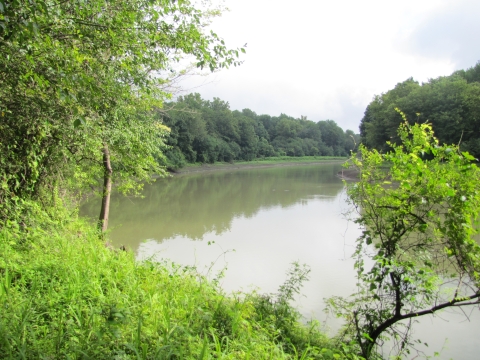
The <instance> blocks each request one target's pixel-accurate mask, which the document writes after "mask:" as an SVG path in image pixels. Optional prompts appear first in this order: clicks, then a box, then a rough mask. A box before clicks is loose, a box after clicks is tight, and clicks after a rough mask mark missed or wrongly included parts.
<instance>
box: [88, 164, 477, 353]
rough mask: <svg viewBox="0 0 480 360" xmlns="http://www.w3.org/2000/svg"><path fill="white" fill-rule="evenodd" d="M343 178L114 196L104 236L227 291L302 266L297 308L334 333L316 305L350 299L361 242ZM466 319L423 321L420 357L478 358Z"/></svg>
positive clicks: (194, 180) (288, 173)
mask: <svg viewBox="0 0 480 360" xmlns="http://www.w3.org/2000/svg"><path fill="white" fill-rule="evenodd" d="M340 170H341V164H339V163H325V164H321V165H300V166H282V167H273V168H265V169H240V170H226V171H215V172H208V173H195V174H182V175H178V176H174V177H172V178H169V179H159V180H157V181H156V182H155V183H154V184H152V185H147V186H146V187H145V189H144V191H143V196H144V197H143V198H132V197H124V196H120V195H114V196H113V197H112V203H111V210H110V221H109V227H110V228H111V229H112V230H111V236H110V237H111V239H112V242H113V244H114V245H115V246H117V247H118V246H121V245H124V246H125V247H127V248H129V249H131V250H132V251H135V253H136V254H137V258H138V259H139V260H142V259H146V258H154V259H156V260H159V261H161V260H162V259H169V260H171V261H173V262H176V263H178V264H182V265H188V266H195V267H196V268H197V270H198V271H199V272H201V273H203V274H205V275H208V276H209V277H210V278H212V279H213V278H219V277H220V280H219V281H220V284H221V286H222V288H223V289H225V291H227V292H234V291H250V290H257V291H259V292H262V293H272V292H275V291H276V290H277V289H278V287H279V286H280V285H281V284H282V283H283V281H284V280H285V278H286V275H285V273H286V271H287V270H288V269H289V267H290V264H291V263H292V262H294V261H298V262H299V263H302V264H303V263H305V264H307V265H309V266H310V267H311V273H310V280H309V281H308V282H306V283H305V284H304V286H303V288H302V296H299V297H298V298H297V301H296V306H297V307H298V308H299V310H300V312H301V313H302V314H303V316H304V317H305V319H312V318H314V319H317V320H319V321H320V322H321V324H322V325H323V326H324V327H325V329H326V331H330V332H331V333H333V332H335V331H336V330H337V329H338V327H339V321H338V320H337V319H334V318H332V317H331V316H330V317H328V316H327V315H326V314H325V313H324V312H323V309H324V302H323V299H324V298H327V297H330V296H334V295H335V296H347V295H348V294H351V293H352V292H354V290H355V272H354V269H353V260H352V259H351V258H350V256H351V254H352V252H353V248H354V244H355V239H356V238H357V237H358V236H359V235H360V231H359V229H358V228H357V226H356V225H355V224H354V223H353V222H352V221H349V220H348V218H351V216H353V215H352V214H350V215H349V211H350V210H351V208H350V206H349V205H348V204H347V201H346V200H347V197H346V193H345V189H344V185H343V183H342V181H341V180H340V179H339V178H338V177H337V173H338V171H340ZM98 211H99V199H97V200H91V201H89V202H87V203H86V204H84V205H83V206H82V209H81V214H82V215H86V216H91V217H96V216H98V215H97V214H98ZM219 274H222V275H221V276H219ZM469 315H470V321H465V317H464V316H461V315H459V314H450V313H445V312H444V313H441V314H440V316H435V317H433V316H428V317H424V318H422V321H421V323H420V324H416V325H414V330H415V335H416V337H418V338H420V339H421V340H422V341H423V342H427V343H428V344H429V346H428V347H425V346H423V347H422V348H421V350H422V351H424V352H425V354H426V355H433V354H434V352H436V351H437V352H441V354H440V357H439V359H450V358H454V359H472V360H473V359H477V358H478V356H479V355H478V354H479V353H480V345H479V344H478V343H476V341H477V338H478V333H479V330H480V316H479V314H478V310H475V311H474V312H473V313H471V314H470V313H469ZM385 351H386V353H388V351H387V349H385ZM416 355H417V353H412V355H411V357H410V358H414V357H415V356H416Z"/></svg>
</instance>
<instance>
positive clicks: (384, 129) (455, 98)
mask: <svg viewBox="0 0 480 360" xmlns="http://www.w3.org/2000/svg"><path fill="white" fill-rule="evenodd" d="M395 108H398V109H400V110H401V111H402V112H403V113H405V114H406V116H407V118H408V120H409V122H410V123H411V124H412V123H430V124H432V126H433V128H434V130H435V134H436V136H437V137H438V139H439V140H440V142H441V143H446V144H459V145H460V148H461V149H462V150H463V151H469V152H470V153H472V154H474V155H475V156H477V157H478V156H480V133H479V131H478V129H479V126H480V62H479V63H477V64H476V65H475V66H473V67H471V68H469V69H467V70H458V71H455V72H454V73H453V74H451V75H450V76H441V77H438V78H435V79H430V80H429V81H427V82H426V83H423V84H419V83H418V82H417V81H415V80H413V78H409V79H407V80H405V81H403V82H401V83H398V84H397V85H396V86H395V88H394V89H392V90H389V91H387V92H386V93H383V94H381V95H377V96H375V97H374V99H373V100H372V102H370V104H368V106H367V108H366V110H365V115H364V117H363V118H362V120H361V123H360V135H361V141H362V143H363V144H365V145H366V146H367V147H369V148H374V149H378V150H381V151H385V150H387V149H389V145H387V144H386V142H387V141H392V142H393V143H397V142H398V141H399V137H398V135H397V129H398V126H399V125H400V124H401V123H402V121H403V120H402V117H401V115H400V114H399V113H398V112H397V111H396V110H395Z"/></svg>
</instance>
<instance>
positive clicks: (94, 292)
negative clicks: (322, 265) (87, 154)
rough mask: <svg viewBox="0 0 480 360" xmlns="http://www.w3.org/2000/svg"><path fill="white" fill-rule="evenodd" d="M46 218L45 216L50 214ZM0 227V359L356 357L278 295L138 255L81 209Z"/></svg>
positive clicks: (285, 294) (284, 297)
mask: <svg viewBox="0 0 480 360" xmlns="http://www.w3.org/2000/svg"><path fill="white" fill-rule="evenodd" d="M46 219H47V220H46ZM34 224H35V225H30V226H29V227H28V228H26V229H25V228H18V227H16V226H15V224H13V225H12V226H9V227H8V228H7V227H4V228H3V229H2V230H1V231H0V254H1V255H0V282H1V285H0V308H1V309H2V310H1V316H0V358H2V359H37V358H38V359H40V358H43V359H220V358H221V359H324V358H325V359H326V358H333V356H334V355H336V358H347V357H348V358H355V356H354V355H353V354H350V353H349V350H348V348H346V347H344V348H342V350H341V351H340V350H338V349H336V346H335V344H334V343H333V342H332V341H331V340H329V339H327V338H326V337H325V336H324V335H323V334H322V333H321V332H319V330H318V328H317V327H316V326H314V325H312V326H304V325H302V324H301V322H299V321H298V320H299V318H298V313H297V312H296V311H295V310H294V309H293V308H291V307H290V305H288V294H287V293H285V292H284V293H283V295H282V292H280V295H278V296H266V295H258V294H255V293H249V294H245V293H242V294H240V293H239V294H234V295H226V294H225V293H224V292H223V291H222V290H221V289H220V288H218V286H217V285H216V283H215V282H212V281H209V280H208V279H206V278H205V277H203V276H201V275H199V274H198V273H197V272H196V271H195V270H193V269H186V268H182V267H179V266H176V265H173V264H168V263H164V264H159V263H153V262H142V263H139V262H136V261H135V258H134V254H132V253H131V252H125V251H120V250H112V249H109V248H108V247H106V246H105V245H104V241H103V240H100V239H99V234H98V232H97V231H96V229H95V228H93V227H92V226H91V225H89V224H87V223H85V222H84V221H82V220H80V219H77V218H75V217H71V216H67V215H63V216H60V217H56V218H54V220H52V219H51V217H49V218H47V217H44V218H43V220H42V221H37V222H36V223H34Z"/></svg>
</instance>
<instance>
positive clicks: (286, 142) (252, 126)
mask: <svg viewBox="0 0 480 360" xmlns="http://www.w3.org/2000/svg"><path fill="white" fill-rule="evenodd" d="M159 116H160V117H161V119H162V122H163V123H164V124H165V125H166V126H168V127H169V128H170V134H169V135H168V136H167V138H166V141H165V142H166V144H167V145H168V146H169V149H167V150H166V151H165V155H166V157H167V163H168V166H169V167H173V168H178V167H181V166H183V165H184V164H185V163H194V162H201V163H213V162H215V161H227V162H231V161H234V160H245V161H249V160H254V159H257V158H263V157H270V156H285V155H286V156H317V155H319V156H347V155H349V154H350V151H351V150H353V149H354V147H355V144H356V143H358V140H359V136H358V135H356V134H355V133H354V132H353V131H352V130H346V131H344V130H343V129H342V128H340V127H339V126H338V125H337V123H336V122H335V121H333V120H324V121H319V122H314V121H312V120H307V119H306V117H305V116H302V117H301V118H300V119H298V118H294V117H291V116H288V115H285V114H280V116H270V115H257V114H256V113H255V112H254V111H252V110H250V109H243V110H242V111H238V110H233V111H232V110H231V109H230V105H229V103H228V102H226V101H224V100H221V99H219V98H214V99H213V100H212V101H210V100H204V99H202V98H201V96H200V94H198V93H195V94H188V95H185V96H180V97H179V98H178V99H177V100H176V101H174V102H171V103H169V104H166V106H165V109H163V110H162V111H161V112H159Z"/></svg>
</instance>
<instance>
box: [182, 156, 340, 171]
mask: <svg viewBox="0 0 480 360" xmlns="http://www.w3.org/2000/svg"><path fill="white" fill-rule="evenodd" d="M347 159H348V158H346V157H337V156H304V157H288V156H282V157H272V158H265V159H256V160H252V161H239V162H234V163H227V162H225V163H223V162H222V163H214V164H200V163H196V164H187V165H186V166H185V167H183V168H181V169H178V170H175V172H173V174H185V173H194V172H207V171H220V170H237V169H254V168H269V167H279V166H300V165H315V164H325V163H330V162H345V161H346V160H347Z"/></svg>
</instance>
